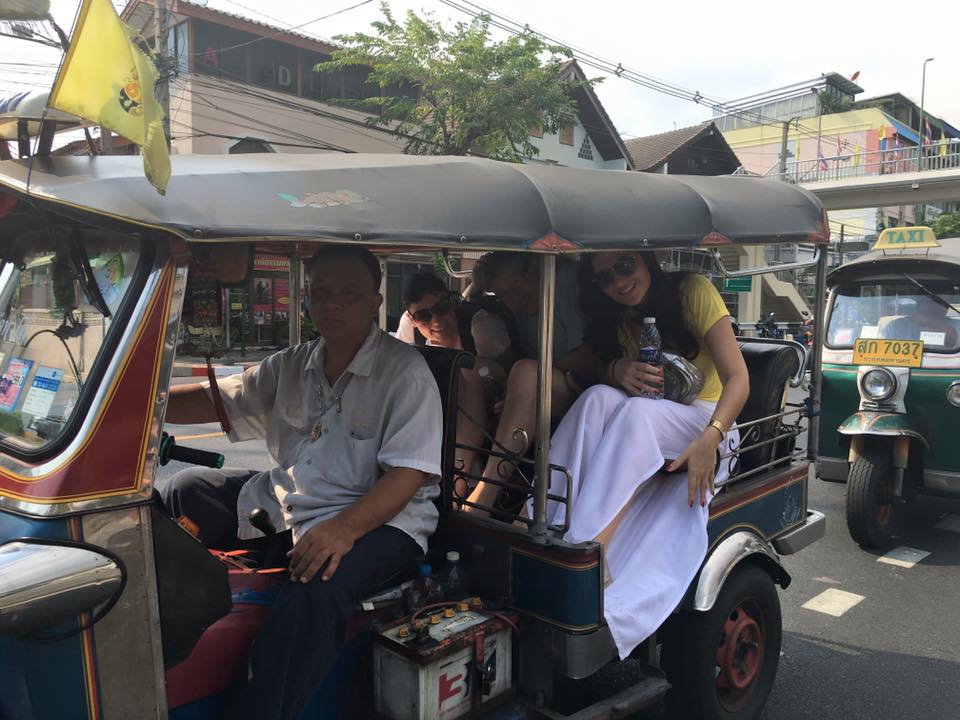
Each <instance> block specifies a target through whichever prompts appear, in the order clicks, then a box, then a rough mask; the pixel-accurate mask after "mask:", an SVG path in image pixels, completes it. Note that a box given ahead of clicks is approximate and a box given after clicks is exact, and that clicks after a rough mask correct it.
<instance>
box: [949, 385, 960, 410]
mask: <svg viewBox="0 0 960 720" xmlns="http://www.w3.org/2000/svg"><path fill="white" fill-rule="evenodd" d="M947 402H948V403H950V404H951V405H953V406H954V407H960V380H957V381H956V382H953V383H951V384H950V387H948V388H947Z"/></svg>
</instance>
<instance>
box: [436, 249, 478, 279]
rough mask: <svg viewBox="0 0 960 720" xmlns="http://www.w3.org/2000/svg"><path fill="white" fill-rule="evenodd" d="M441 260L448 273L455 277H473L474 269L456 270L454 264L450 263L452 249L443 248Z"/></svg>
mask: <svg viewBox="0 0 960 720" xmlns="http://www.w3.org/2000/svg"><path fill="white" fill-rule="evenodd" d="M440 262H442V263H443V269H444V270H446V271H447V275H449V276H450V277H453V278H468V277H473V270H454V269H453V265H451V264H450V251H449V250H443V251H442V252H441V253H440Z"/></svg>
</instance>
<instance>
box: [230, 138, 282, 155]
mask: <svg viewBox="0 0 960 720" xmlns="http://www.w3.org/2000/svg"><path fill="white" fill-rule="evenodd" d="M268 152H276V151H275V150H274V149H273V147H272V146H270V144H269V143H267V142H265V141H263V140H260V139H258V138H252V137H246V138H244V139H243V140H240V141H238V142H237V143H236V144H234V145H231V146H230V148H229V149H228V150H227V153H228V154H230V155H242V154H244V153H268Z"/></svg>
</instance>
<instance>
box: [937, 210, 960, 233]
mask: <svg viewBox="0 0 960 720" xmlns="http://www.w3.org/2000/svg"><path fill="white" fill-rule="evenodd" d="M930 227H931V228H932V229H933V232H934V234H935V235H936V236H937V237H938V238H945V237H960V212H955V213H944V214H943V215H941V216H940V217H938V218H937V219H936V220H934V221H933V222H932V223H930Z"/></svg>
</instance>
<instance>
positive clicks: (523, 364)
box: [507, 359, 537, 392]
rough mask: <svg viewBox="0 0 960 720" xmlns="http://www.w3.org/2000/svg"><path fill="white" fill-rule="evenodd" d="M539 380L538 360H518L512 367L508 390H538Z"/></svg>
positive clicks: (508, 379)
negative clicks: (537, 383)
mask: <svg viewBox="0 0 960 720" xmlns="http://www.w3.org/2000/svg"><path fill="white" fill-rule="evenodd" d="M536 382H537V361H536V360H529V359H523V360H517V362H515V363H514V364H513V367H512V368H510V377H509V378H507V388H508V390H513V391H517V390H521V391H525V392H530V391H531V389H533V390H534V391H535V390H536Z"/></svg>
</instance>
